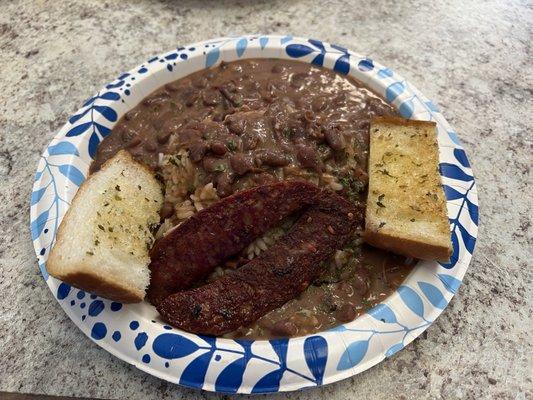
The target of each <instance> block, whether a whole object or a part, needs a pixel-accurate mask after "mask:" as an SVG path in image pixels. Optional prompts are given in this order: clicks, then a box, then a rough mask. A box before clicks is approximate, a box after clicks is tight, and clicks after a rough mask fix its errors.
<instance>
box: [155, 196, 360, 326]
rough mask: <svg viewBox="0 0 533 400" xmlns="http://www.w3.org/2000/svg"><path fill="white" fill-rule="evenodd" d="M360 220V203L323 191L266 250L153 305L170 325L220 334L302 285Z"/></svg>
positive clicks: (293, 295) (316, 273)
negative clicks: (241, 264) (234, 268)
mask: <svg viewBox="0 0 533 400" xmlns="http://www.w3.org/2000/svg"><path fill="white" fill-rule="evenodd" d="M362 223H363V212H362V208H360V207H356V206H354V205H353V204H352V203H350V202H349V201H347V200H345V199H344V198H342V197H340V196H339V195H337V194H334V193H331V192H322V193H321V194H320V196H319V197H318V199H317V203H316V204H315V205H312V206H311V207H310V208H309V209H308V210H306V211H305V212H304V213H303V214H302V215H301V216H300V218H299V219H298V221H297V222H296V223H295V225H294V226H293V227H292V228H291V230H290V231H289V232H288V233H287V234H286V235H285V236H284V237H282V238H281V239H280V240H279V241H278V242H277V243H275V244H274V245H273V246H272V247H271V248H269V249H268V250H267V251H265V252H264V253H262V254H261V255H259V256H258V257H257V258H255V259H253V260H251V261H250V262H249V263H247V264H245V265H244V266H243V267H241V268H240V269H238V270H236V271H233V272H230V273H228V274H227V275H224V276H222V277H221V278H219V279H217V280H215V281H214V282H212V283H209V284H207V285H204V286H201V287H198V288H195V289H192V290H189V291H184V292H179V293H175V294H173V295H171V296H169V297H167V298H166V299H165V300H164V301H163V302H162V303H161V304H160V305H159V307H158V308H157V309H158V311H159V313H160V314H161V316H162V317H163V319H164V320H165V321H167V322H168V323H170V324H171V325H174V326H176V327H178V328H181V329H184V330H186V331H189V332H193V333H199V334H208V335H221V334H224V333H227V332H231V331H233V330H235V329H237V328H239V327H241V326H246V325H248V324H251V323H252V322H254V321H256V320H257V319H259V318H260V317H262V316H263V315H265V314H266V313H267V312H269V311H271V310H273V309H275V308H278V307H280V306H282V305H283V304H284V303H286V302H287V301H289V300H291V299H294V298H296V297H297V296H298V294H300V293H301V292H302V291H304V290H305V289H306V288H307V287H308V286H309V284H310V283H311V282H313V280H314V279H316V278H317V277H318V276H319V275H320V274H321V273H322V271H323V261H325V260H326V259H327V258H328V257H329V256H331V255H332V253H333V252H334V251H335V250H336V249H339V248H341V247H342V246H344V245H345V244H346V242H347V241H348V240H349V239H350V238H351V237H352V236H353V235H354V234H355V232H356V231H357V230H360V229H361V226H362Z"/></svg>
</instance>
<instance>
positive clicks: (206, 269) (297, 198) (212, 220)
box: [147, 181, 320, 306]
mask: <svg viewBox="0 0 533 400" xmlns="http://www.w3.org/2000/svg"><path fill="white" fill-rule="evenodd" d="M319 192H320V190H319V188H318V187H317V186H315V185H313V184H311V183H307V182H299V181H283V182H277V183H274V184H270V185H263V186H258V187H254V188H252V189H248V190H245V191H242V192H239V193H236V194H234V195H232V196H229V197H226V198H224V199H222V200H220V201H218V202H217V203H215V204H213V205H212V206H210V207H208V208H206V209H203V210H201V211H200V212H198V213H197V214H195V215H193V216H192V217H191V218H189V219H188V220H186V221H185V222H183V223H182V224H181V225H179V226H178V227H176V228H175V229H173V230H171V231H170V232H169V233H168V234H167V235H166V236H164V237H162V238H161V239H159V240H157V241H156V242H155V244H154V246H153V247H152V250H151V251H150V258H151V263H150V266H149V267H150V271H151V279H150V286H149V288H148V293H147V296H148V299H149V300H150V302H151V303H152V304H154V305H156V306H157V305H158V304H159V303H160V302H161V301H162V300H163V299H164V298H165V297H167V296H168V295H170V294H172V293H175V292H177V291H180V290H185V289H189V288H191V287H192V286H193V285H194V284H195V283H197V282H198V281H201V280H202V279H205V278H206V277H207V276H208V275H209V274H210V273H211V272H212V271H213V270H214V268H215V267H216V266H217V265H218V264H220V263H221V262H222V261H224V260H225V259H227V258H229V257H231V256H233V255H235V254H237V253H238V252H240V251H241V250H243V249H244V248H245V247H246V246H248V245H249V244H250V243H251V242H252V241H254V240H255V239H256V238H257V237H259V236H260V235H262V234H263V233H265V232H266V231H267V230H268V229H270V228H272V227H274V226H276V225H277V224H278V223H279V222H280V221H281V220H282V219H283V218H285V217H286V216H288V215H290V214H292V213H293V212H295V211H298V210H300V209H302V208H303V207H305V206H307V205H309V204H311V203H314V202H315V201H316V196H317V195H318V193H319Z"/></svg>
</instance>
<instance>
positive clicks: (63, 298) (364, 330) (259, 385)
mask: <svg viewBox="0 0 533 400" xmlns="http://www.w3.org/2000/svg"><path fill="white" fill-rule="evenodd" d="M261 57H264V58H283V59H295V60H298V61H302V62H307V63H311V64H314V65H317V66H321V67H324V68H328V69H332V70H335V71H337V72H338V73H341V74H344V75H348V76H352V77H354V78H356V79H358V80H360V81H361V82H363V83H364V84H366V85H367V86H368V87H369V88H370V89H372V90H373V91H374V92H376V93H378V94H380V95H381V96H383V97H384V98H385V99H386V100H387V101H388V102H389V103H391V104H392V105H393V106H394V107H396V108H397V109H398V110H399V112H400V113H401V115H402V116H404V117H406V118H412V119H419V120H432V121H435V122H436V123H437V129H438V141H439V152H440V173H441V176H442V180H443V185H444V191H445V193H446V198H447V206H448V214H449V219H450V234H451V238H452V243H453V248H454V250H453V256H452V258H451V260H450V262H449V263H443V264H439V263H436V262H429V261H421V262H419V264H418V265H417V266H416V267H415V269H414V271H413V272H412V273H411V274H410V275H409V276H408V277H407V279H406V280H405V282H404V283H403V284H402V286H400V287H399V288H398V290H397V291H396V292H395V293H393V294H392V295H391V296H390V297H389V298H387V299H386V300H385V301H384V302H383V303H381V304H379V305H377V306H376V307H374V308H373V309H372V310H370V311H369V312H368V313H367V314H365V315H363V316H361V317H359V318H357V319H356V320H355V321H353V322H350V323H347V324H344V325H341V326H338V327H336V328H334V329H331V330H329V331H325V332H320V333H317V334H314V335H310V336H306V337H300V338H294V339H280V340H270V341H266V340H258V341H248V340H229V339H220V338H212V337H206V336H198V335H193V334H190V333H187V332H183V331H180V330H177V329H174V328H172V327H170V326H167V325H165V324H163V323H162V322H161V321H160V320H159V319H158V317H157V312H156V311H155V309H154V308H153V307H152V306H150V305H148V304H147V303H140V304H133V305H132V304H130V305H122V304H120V303H117V302H112V301H109V300H106V299H101V298H98V297H97V296H95V295H90V294H87V293H85V292H83V291H81V290H78V289H75V288H72V287H71V286H69V285H68V284H66V283H63V282H61V281H58V280H56V279H54V278H52V277H50V276H49V275H48V273H47V272H46V259H47V257H48V253H49V251H50V249H51V247H52V246H53V243H54V240H55V235H56V233H57V229H58V226H59V223H60V221H61V218H62V217H63V216H64V214H65V212H66V211H67V209H68V207H69V205H70V201H71V200H72V198H73V197H74V195H75V193H76V191H77V189H78V187H79V186H80V185H81V184H82V183H83V181H84V180H85V178H86V176H87V173H88V169H89V165H90V163H91V161H92V159H93V158H94V156H95V153H96V149H97V147H98V145H99V144H100V142H101V141H102V140H103V139H104V138H105V137H106V136H107V135H108V134H109V133H110V131H111V129H112V128H113V125H114V124H115V123H116V122H117V121H118V120H119V119H120V117H122V116H123V115H124V114H125V113H126V112H127V111H128V110H129V109H131V108H132V107H134V106H135V105H136V104H138V103H139V102H140V101H141V100H142V99H143V98H144V97H145V96H146V95H148V94H149V93H151V92H152V91H153V90H155V89H157V88H158V87H160V86H162V85H164V84H165V83H168V82H171V81H174V80H176V79H179V78H181V77H183V76H186V75H188V74H190V73H192V72H195V71H197V70H200V69H202V68H210V67H213V66H216V65H217V64H218V63H220V62H221V61H234V60H237V59H241V58H261ZM30 204H31V210H30V213H31V222H30V230H31V237H32V240H33V244H34V247H35V251H36V254H37V258H38V262H39V267H40V269H41V272H42V275H43V277H44V279H45V280H46V282H47V284H48V286H49V287H50V289H51V291H52V292H53V294H54V296H55V297H56V299H57V301H58V302H59V303H60V305H61V306H62V307H63V309H64V310H65V312H66V313H67V314H68V316H69V317H70V318H71V319H72V320H73V321H74V323H75V324H76V325H77V326H78V327H79V328H80V329H81V330H82V331H83V332H84V333H85V334H86V335H87V336H89V337H90V338H91V339H92V340H94V341H95V342H96V343H98V344H99V345H100V346H101V347H103V348H104V349H106V350H107V351H109V352H111V353H112V354H114V355H116V356H117V357H119V358H121V359H123V360H125V361H127V362H129V363H131V364H133V365H135V366H136V367H138V368H140V369H141V370H143V371H146V372H148V373H150V374H152V375H155V376H158V377H160V378H162V379H166V380H168V381H170V382H175V383H179V384H181V385H185V386H188V387H194V388H201V389H204V390H210V391H217V392H224V393H266V392H278V391H289V390H298V389H302V388H305V387H313V386H319V385H323V384H327V383H331V382H335V381H338V380H340V379H344V378H346V377H349V376H352V375H354V374H357V373H359V372H361V371H364V370H366V369H368V368H370V367H371V366H373V365H375V364H377V363H378V362H380V361H382V360H383V359H385V358H388V357H391V356H393V355H394V354H395V353H396V352H398V351H399V350H401V349H402V348H403V347H405V346H406V345H407V344H409V343H410V342H411V341H412V340H414V339H415V338H416V337H417V336H418V335H420V334H421V333H422V332H423V331H424V330H425V329H427V327H428V326H429V325H430V324H431V323H432V322H433V321H434V320H435V319H436V318H437V317H438V315H439V314H440V313H441V312H442V310H443V309H444V308H445V307H446V306H447V304H448V303H449V302H450V300H451V298H452V297H453V295H454V294H455V293H456V292H457V290H458V288H459V286H460V284H461V280H462V278H463V276H464V274H465V272H466V270H467V268H468V265H469V262H470V259H471V256H472V253H473V251H474V246H475V242H476V237H477V229H478V228H477V225H478V215H479V211H478V201H477V189H476V184H475V180H474V176H473V173H472V169H471V166H470V163H469V162H468V159H467V157H466V153H465V151H464V149H463V148H462V146H461V144H460V141H459V139H458V137H457V134H456V133H455V131H454V130H453V129H452V128H451V127H450V125H449V124H448V123H447V122H446V120H445V119H444V117H443V116H442V115H441V114H440V111H439V110H438V108H437V106H436V105H435V104H434V103H432V102H431V101H429V100H428V99H426V98H425V97H424V96H423V95H422V94H421V93H420V92H419V91H418V90H417V89H416V88H415V87H413V86H412V85H411V84H410V83H408V82H407V81H406V80H405V79H403V78H402V77H401V76H399V75H397V74H396V73H395V72H393V71H392V70H391V69H389V68H385V67H383V66H381V65H379V64H378V63H376V62H375V61H374V60H372V59H370V58H368V57H362V56H360V55H358V54H356V53H354V52H352V51H350V50H348V49H346V48H344V47H341V46H336V45H332V44H329V43H324V42H321V41H319V40H315V39H302V38H294V37H292V36H272V35H257V36H242V37H227V38H220V39H215V40H210V41H205V42H200V43H196V44H192V45H188V46H179V47H176V49H174V50H173V51H170V52H168V53H165V54H162V55H158V56H155V57H151V58H149V59H148V60H147V61H146V62H145V63H143V64H142V65H140V66H138V67H137V68H135V69H133V70H131V71H129V72H126V73H123V74H121V75H120V76H119V77H118V78H117V79H116V80H114V81H113V82H111V83H109V84H108V85H106V86H105V87H104V88H102V90H100V91H99V92H98V93H96V95H94V96H92V97H90V98H89V99H88V100H87V101H86V102H85V103H84V104H83V106H82V108H81V109H80V110H78V111H77V112H76V113H75V114H74V115H73V116H72V117H70V118H69V120H68V122H67V123H66V124H65V125H64V126H63V128H62V129H61V130H60V131H59V133H58V134H57V135H56V137H55V138H54V139H53V140H52V142H51V143H50V145H49V146H48V148H47V149H46V150H45V151H44V153H43V155H42V157H41V159H40V161H39V164H38V167H37V172H36V174H35V183H34V186H33V191H32V194H31V201H30Z"/></svg>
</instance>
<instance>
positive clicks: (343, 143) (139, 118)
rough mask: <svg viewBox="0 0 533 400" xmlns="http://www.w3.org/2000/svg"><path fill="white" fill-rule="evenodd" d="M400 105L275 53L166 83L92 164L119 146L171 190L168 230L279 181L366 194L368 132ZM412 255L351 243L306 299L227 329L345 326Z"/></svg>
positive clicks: (260, 244)
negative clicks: (210, 207)
mask: <svg viewBox="0 0 533 400" xmlns="http://www.w3.org/2000/svg"><path fill="white" fill-rule="evenodd" d="M382 115H397V113H396V111H395V110H394V109H393V108H392V107H391V106H390V105H388V104H387V103H385V102H384V101H383V100H382V99H380V98H379V97H378V96H376V95H375V94H373V93H372V92H371V91H370V90H368V89H367V88H365V87H364V86H363V85H362V84H361V83H359V82H357V81H355V80H354V79H352V78H349V77H345V76H342V75H339V74H337V73H335V72H333V71H330V70H326V69H323V68H318V67H315V66H312V65H309V64H305V63H300V62H296V61H285V60H275V59H256V60H243V61H236V62H232V63H223V64H221V65H220V66H218V67H216V68H214V69H208V70H203V71H199V72H196V73H194V74H191V75H189V76H187V77H185V78H183V79H180V80H177V81H175V82H172V83H169V84H166V85H165V86H163V87H161V88H159V89H158V90H156V91H155V92H153V93H152V94H150V95H149V96H148V97H146V98H145V99H144V100H143V101H142V102H141V103H140V104H139V105H138V106H136V107H135V108H133V109H132V110H131V111H129V112H128V113H126V115H125V116H124V117H123V118H122V119H121V120H120V121H119V122H118V123H117V125H116V126H115V127H114V128H113V130H112V132H111V134H110V135H109V136H108V137H107V138H105V139H104V141H103V142H102V143H101V144H100V146H99V148H98V151H97V155H96V159H95V160H94V162H93V164H92V165H91V172H94V171H96V170H98V169H99V168H100V166H101V165H102V164H103V163H104V162H105V161H106V160H108V159H109V158H111V157H112V156H113V155H114V154H115V153H116V152H117V151H119V150H120V149H127V150H128V151H129V152H130V153H131V154H132V155H133V156H134V157H135V158H136V159H137V160H139V161H141V162H144V163H145V164H147V165H148V166H150V167H151V168H153V169H154V170H155V172H156V174H157V176H158V177H159V178H160V179H161V180H162V182H163V184H164V186H165V204H164V206H163V208H162V210H161V222H162V225H161V228H160V230H159V231H160V232H158V233H159V234H162V232H164V231H165V230H167V229H169V228H170V227H172V226H174V225H176V224H179V223H180V222H182V221H183V220H184V219H186V218H188V217H189V216H191V215H192V214H194V213H195V212H197V211H199V210H201V209H202V208H204V207H206V206H208V205H209V204H211V203H212V202H214V201H217V200H218V199H219V198H221V197H226V196H228V195H230V194H232V193H235V192H237V191H239V190H242V189H245V188H249V187H253V186H256V185H261V184H265V183H270V182H274V181H279V180H283V179H305V180H308V181H311V182H313V183H315V184H317V185H319V186H322V187H327V188H329V189H331V190H335V191H337V192H338V193H340V194H341V195H344V196H346V197H347V198H349V199H350V200H352V201H354V202H364V201H365V198H366V194H365V190H366V185H367V179H368V177H367V173H366V171H367V155H368V140H369V139H368V128H369V122H370V119H371V118H372V117H374V116H382ZM288 225H290V221H288V222H286V223H285V226H281V227H279V228H276V229H275V230H273V231H270V232H267V234H266V235H265V236H264V237H262V238H260V239H258V240H256V241H255V242H254V243H252V245H250V246H249V247H248V248H247V249H245V250H244V251H243V252H242V254H240V255H239V256H238V257H236V258H235V259H232V260H229V261H228V262H227V263H226V264H225V265H223V266H221V267H220V268H217V272H216V274H215V276H219V275H220V274H224V273H225V272H226V271H228V270H230V269H233V268H238V267H239V266H241V265H243V264H244V263H246V262H247V261H248V260H250V259H251V258H253V257H255V256H256V255H257V254H259V253H260V252H261V251H264V250H266V248H267V247H268V245H270V244H271V243H272V241H273V240H276V239H278V238H279V237H280V236H281V235H282V234H283V232H284V229H285V228H286V227H287V226H288ZM412 267H413V262H412V261H411V262H406V260H405V258H402V257H399V256H395V255H391V254H388V253H385V252H383V251H379V250H376V249H371V248H370V247H366V246H363V245H361V243H360V239H359V238H358V237H355V238H354V240H353V241H352V243H350V245H349V246H347V247H346V248H344V249H340V250H338V251H337V252H336V253H335V255H334V256H332V257H331V259H330V260H329V261H328V263H327V266H326V267H325V269H326V272H325V273H324V274H323V276H322V277H321V278H320V279H318V280H317V281H315V282H314V283H313V284H312V285H311V286H310V287H309V288H308V289H307V290H306V291H305V292H304V293H302V295H301V296H300V297H299V298H297V299H294V300H292V301H289V302H288V303H286V304H285V305H284V306H283V307H281V308H279V309H276V310H273V311H271V312H270V313H268V314H267V315H265V316H263V317H262V318H261V319H259V320H258V321H256V322H255V323H254V324H252V325H251V326H249V327H243V328H241V329H239V330H237V331H235V332H232V333H230V334H228V335H226V336H228V337H246V338H272V337H289V336H300V335H305V334H309V333H313V332H317V331H321V330H324V329H328V328H330V327H334V326H336V325H338V324H340V323H344V322H348V321H351V320H353V319H354V318H356V317H357V316H358V315H359V314H361V313H363V312H364V311H365V310H367V309H368V308H370V307H371V306H373V305H374V304H376V303H378V302H380V301H381V300H383V299H384V298H385V297H387V296H388V295H389V294H390V293H391V292H392V291H394V290H395V289H396V288H397V287H398V286H399V285H400V283H401V282H402V280H403V279H404V277H405V276H406V275H407V274H408V273H409V271H410V270H411V269H412Z"/></svg>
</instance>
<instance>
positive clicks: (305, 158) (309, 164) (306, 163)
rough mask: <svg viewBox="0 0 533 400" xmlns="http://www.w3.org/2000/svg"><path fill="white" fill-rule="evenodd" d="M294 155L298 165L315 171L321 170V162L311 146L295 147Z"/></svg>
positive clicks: (300, 145) (301, 145)
mask: <svg viewBox="0 0 533 400" xmlns="http://www.w3.org/2000/svg"><path fill="white" fill-rule="evenodd" d="M296 151H297V153H296V155H297V157H298V161H299V162H300V165H301V166H302V167H304V168H309V169H312V170H315V171H319V170H321V161H320V157H319V156H318V152H317V151H316V150H315V149H314V148H313V147H311V146H308V145H305V144H299V145H297V146H296Z"/></svg>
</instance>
